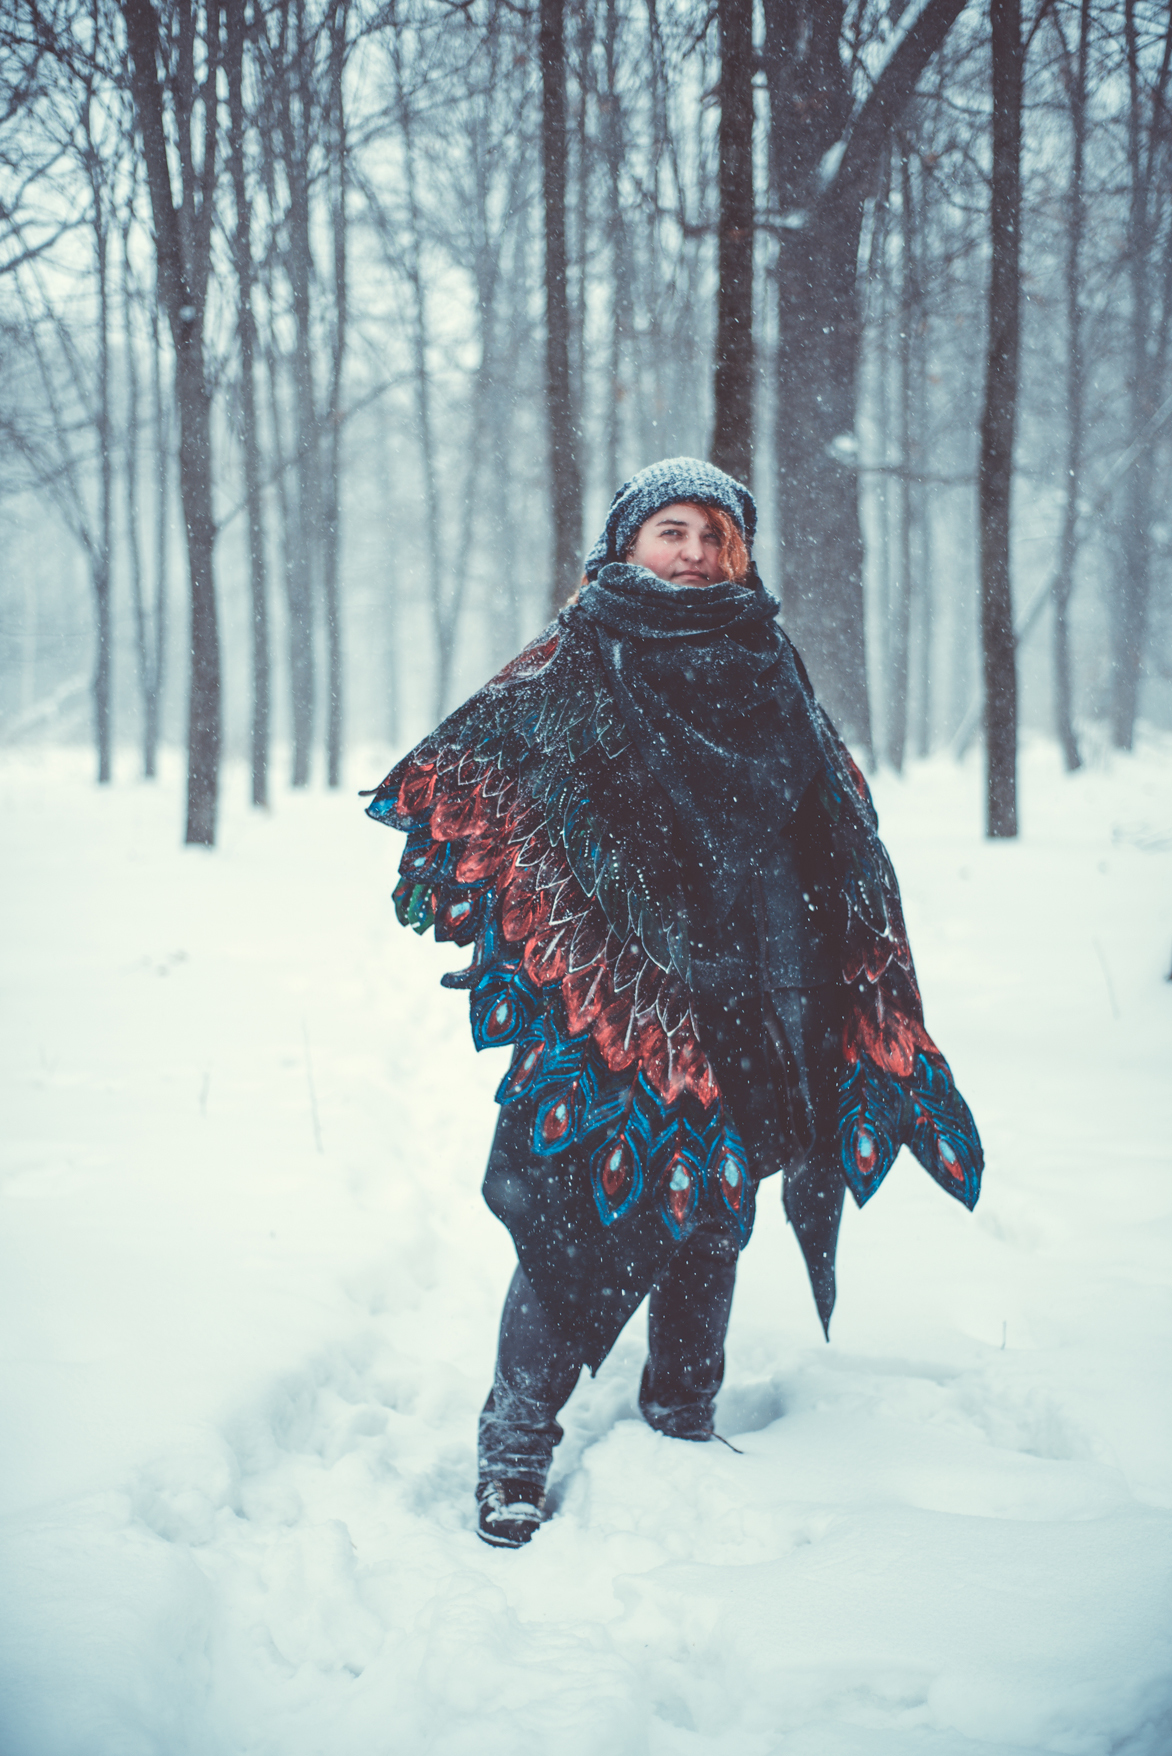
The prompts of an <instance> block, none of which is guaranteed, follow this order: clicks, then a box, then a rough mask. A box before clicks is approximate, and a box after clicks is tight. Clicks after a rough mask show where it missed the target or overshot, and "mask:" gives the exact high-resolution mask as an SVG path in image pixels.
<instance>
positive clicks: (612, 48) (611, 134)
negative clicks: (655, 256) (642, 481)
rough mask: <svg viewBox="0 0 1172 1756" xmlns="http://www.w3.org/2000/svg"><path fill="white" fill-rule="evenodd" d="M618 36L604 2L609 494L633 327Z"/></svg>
mask: <svg viewBox="0 0 1172 1756" xmlns="http://www.w3.org/2000/svg"><path fill="white" fill-rule="evenodd" d="M619 31H620V18H619V9H618V4H617V0H606V24H605V28H604V31H603V39H602V44H603V62H604V66H605V69H606V89H605V91H604V93H603V96H602V99H601V105H602V114H603V127H602V146H603V155H604V157H605V159H606V186H607V209H606V224H607V236H608V240H609V243H610V360H609V369H608V372H607V380H608V382H607V397H606V428H605V430H606V439H605V451H604V454H605V457H606V470H605V476H606V490H607V493H613V492H614V491H615V489H616V488H617V487H618V485H619V483H620V481H621V480H622V461H621V460H622V427H623V422H622V403H623V397H624V386H623V381H622V380H623V345H624V343H625V341H626V340H627V338H628V337H629V336H630V334H631V331H632V329H633V327H634V324H633V305H634V301H633V298H632V294H631V262H630V241H629V237H628V232H627V220H626V209H625V205H624V202H623V186H622V177H623V157H624V130H623V113H622V106H621V103H620V99H619V89H618V73H619Z"/></svg>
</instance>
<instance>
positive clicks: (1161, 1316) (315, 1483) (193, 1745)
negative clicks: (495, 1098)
mask: <svg viewBox="0 0 1172 1756" xmlns="http://www.w3.org/2000/svg"><path fill="white" fill-rule="evenodd" d="M126 764H127V766H128V764H129V758H127V759H126ZM87 766H88V765H87V760H86V758H85V757H84V756H82V755H80V754H76V753H48V752H46V753H44V754H43V755H37V754H36V753H32V754H28V755H22V756H20V757H19V758H17V757H13V756H11V755H10V756H8V757H7V758H6V759H5V762H4V766H3V767H2V768H0V838H2V844H0V860H2V863H3V864H2V869H3V872H4V892H5V931H4V937H3V947H2V953H0V1045H2V1063H0V1065H2V1068H3V1072H2V1075H0V1078H2V1080H3V1114H4V1117H5V1127H4V1132H3V1139H2V1142H0V1215H2V1223H0V1306H2V1317H3V1322H2V1327H0V1337H2V1341H0V1397H2V1407H3V1431H4V1441H3V1447H2V1450H0V1579H2V1580H3V1582H4V1590H3V1598H2V1608H0V1752H2V1756H243V1753H245V1752H247V1753H249V1756H254V1753H255V1756H317V1753H319V1752H321V1753H323V1756H324V1753H326V1752H328V1753H329V1756H415V1753H416V1752H427V1753H428V1756H546V1753H547V1752H551V1751H555V1750H556V1751H557V1752H558V1756H643V1753H647V1756H717V1753H720V1756H774V1753H777V1756H905V1753H906V1756H975V1753H977V1752H980V1753H982V1756H990V1753H993V1752H997V1753H1001V1752H1027V1751H1028V1752H1041V1751H1053V1752H1066V1753H1069V1756H1107V1753H1108V1752H1113V1753H1116V1756H1125V1753H1126V1756H1164V1753H1166V1752H1168V1751H1169V1750H1170V1749H1172V1583H1170V1582H1172V1395H1170V1393H1169V1382H1168V1362H1169V1359H1170V1358H1172V1298H1170V1290H1172V1250H1170V1244H1172V1223H1170V1215H1172V1184H1170V1177H1169V1172H1170V1170H1172V1147H1170V1135H1169V1125H1168V1109H1167V1100H1168V1096H1169V1091H1170V1086H1172V985H1169V984H1168V983H1167V982H1166V981H1164V980H1163V979H1162V978H1163V977H1164V975H1165V974H1166V973H1167V966H1168V959H1169V955H1170V953H1172V747H1170V746H1169V745H1168V743H1167V742H1165V743H1163V744H1161V745H1159V746H1149V747H1148V748H1147V749H1146V751H1145V752H1144V753H1143V754H1142V755H1141V756H1138V757H1135V758H1132V759H1129V760H1121V759H1115V760H1114V761H1113V762H1112V763H1111V764H1109V765H1107V764H1105V763H1104V764H1100V765H1099V766H1097V767H1093V768H1092V769H1091V771H1090V772H1087V773H1084V774H1083V775H1081V776H1079V777H1077V778H1075V779H1073V780H1065V779H1062V778H1061V777H1060V776H1059V773H1058V767H1057V760H1056V757H1055V756H1054V755H1053V753H1052V752H1051V751H1049V750H1048V749H1046V748H1038V749H1036V750H1032V751H1030V752H1029V753H1028V757H1027V760H1026V762H1025V764H1024V770H1025V785H1024V820H1025V824H1026V828H1027V833H1026V835H1025V837H1024V839H1023V841H1022V842H1021V843H1020V844H1019V845H1014V846H996V847H992V846H987V845H985V844H984V843H982V841H981V840H980V837H979V833H978V824H979V805H978V787H979V779H978V775H977V771H976V769H975V768H972V767H970V768H967V769H966V770H965V771H964V773H963V774H958V772H957V770H956V769H955V768H954V767H953V766H952V765H951V764H950V763H949V762H947V761H944V760H942V761H939V762H933V763H931V764H927V765H924V766H922V767H920V768H918V769H917V770H916V771H915V772H914V773H913V774H912V775H911V776H910V777H909V778H908V779H907V780H906V781H904V782H902V783H901V782H897V781H894V780H891V779H886V780H884V781H883V782H882V783H881V784H880V786H879V788H878V803H879V807H880V814H881V819H882V825H883V830H884V833H885V836H886V838H887V840H888V843H889V845H890V847H891V849H892V852H893V855H894V857H895V862H896V866H897V869H898V870H899V872H900V876H901V879H902V882H903V887H904V894H905V902H906V905H907V912H908V917H909V924H910V927H911V931H912V939H913V943H914V945H915V948H916V953H917V960H918V964H919V970H920V975H921V980H922V985H923V988H924V991H925V996H926V1003H927V1013H928V1023H929V1027H930V1028H931V1029H932V1030H933V1031H934V1032H935V1034H936V1035H937V1036H938V1037H939V1039H940V1041H941V1042H942V1044H943V1045H944V1046H945V1048H946V1050H947V1052H948V1053H949V1055H950V1057H951V1059H952V1062H953V1065H954V1068H955V1070H956V1072H957V1076H958V1078H959V1080H960V1082H961V1085H962V1087H963V1089H964V1091H965V1093H966V1095H967V1096H968V1098H969V1100H970V1102H971V1104H972V1107H973V1109H974V1111H975V1113H976V1115H977V1118H978V1121H979V1123H980V1125H981V1128H982V1132H983V1134H984V1137H985V1143H986V1148H987V1151H988V1155H989V1170H988V1173H987V1183H986V1193H985V1195H984V1197H983V1198H982V1202H981V1205H980V1206H979V1208H978V1210H977V1214H976V1216H975V1217H971V1218H970V1217H969V1216H967V1215H966V1214H965V1213H964V1212H963V1211H962V1210H961V1209H960V1208H959V1207H958V1206H956V1205H955V1204H953V1203H950V1202H948V1201H947V1200H946V1199H945V1198H944V1197H943V1196H942V1195H940V1194H939V1193H938V1192H937V1191H936V1189H935V1188H934V1187H933V1186H932V1185H931V1184H930V1183H929V1180H928V1179H927V1177H925V1176H924V1175H923V1173H922V1172H921V1171H920V1170H919V1169H918V1168H917V1167H916V1166H915V1165H914V1164H913V1163H912V1162H911V1161H909V1160H907V1159H906V1158H905V1159H904V1160H903V1161H902V1162H901V1163H900V1165H899V1166H898V1167H897V1168H896V1170H895V1171H894V1172H893V1173H892V1176H891V1178H890V1180H889V1184H888V1186H887V1187H886V1188H884V1190H883V1191H882V1192H881V1193H880V1194H879V1196H878V1197H877V1198H876V1200H875V1201H874V1203H872V1205H871V1206H870V1207H869V1208H868V1209H867V1210H866V1211H865V1212H864V1213H862V1214H859V1213H856V1212H854V1211H853V1210H848V1213H847V1216H846V1220H845V1224H844V1235H843V1241H842V1248H841V1252H840V1273H839V1285H840V1299H839V1306H838V1310H837V1313H836V1315H835V1320H834V1327H833V1343H832V1345H831V1346H830V1347H829V1348H828V1347H826V1346H825V1344H824V1343H823V1342H822V1340H821V1335H820V1331H819V1328H818V1324H817V1320H816V1318H815V1315H814V1310H813V1305H812V1302H811V1300H810V1296H809V1293H808V1290H807V1287H806V1285H805V1284H804V1274H803V1271H802V1268H801V1263H800V1258H799V1256H798V1252H797V1249H796V1246H795V1244H794V1241H793V1239H792V1237H791V1236H789V1235H788V1234H787V1232H786V1228H785V1226H784V1224H783V1222H782V1216H781V1213H780V1204H779V1202H778V1200H777V1195H776V1191H777V1184H776V1183H774V1184H772V1185H770V1186H767V1188H766V1190H765V1192H764V1194H763V1199H762V1203H761V1214H760V1219H759V1222H758V1232H757V1236H756V1237H755V1239H754V1242H753V1245H752V1247H751V1249H750V1251H749V1253H748V1255H747V1257H746V1259H745V1263H744V1267H743V1270H742V1275H741V1280H740V1283H739V1286H738V1292H737V1303H736V1307H735V1309H734V1313H733V1327H732V1334H731V1338H730V1355H729V1372H728V1379H727V1384H726V1389H725V1392H724V1395H723V1397H722V1400H721V1408H720V1425H721V1429H722V1431H724V1432H725V1433H727V1434H729V1435H730V1436H731V1437H733V1438H735V1439H736V1443H737V1444H738V1445H739V1446H740V1447H741V1448H742V1450H743V1452H744V1455H743V1456H740V1457H738V1456H734V1455H733V1454H732V1453H731V1452H730V1451H728V1450H726V1449H724V1448H723V1447H720V1446H709V1447H692V1446H688V1445H682V1444H678V1443H673V1442H672V1441H670V1440H666V1439H663V1438H660V1437H658V1436H657V1435H655V1434H653V1433H651V1432H650V1431H649V1430H648V1429H647V1428H646V1427H644V1426H643V1425H642V1423H640V1422H639V1421H638V1420H637V1419H636V1418H635V1411H634V1404H633V1392H634V1388H635V1385H636V1382H637V1373H638V1367H639V1364H640V1360H641V1347H642V1344H641V1341H640V1338H639V1334H638V1331H639V1328H640V1320H638V1319H637V1320H636V1321H635V1323H633V1324H632V1325H631V1328H630V1331H629V1332H628V1334H627V1335H626V1336H624V1338H623V1340H622V1342H621V1343H620V1345H619V1347H618V1349H617V1350H616V1352H615V1354H614V1355H613V1356H612V1358H611V1359H610V1360H609V1361H608V1362H607V1365H606V1366H605V1368H604V1369H603V1371H602V1373H601V1374H600V1376H599V1378H598V1379H597V1380H596V1381H594V1382H591V1381H590V1380H588V1379H587V1380H586V1381H584V1382H583V1384H582V1385H581V1386H580V1388H579V1391H578V1392H577V1394H576V1396H575V1399H574V1402H573V1403H572V1405H571V1408H570V1411H569V1413H568V1416H567V1439H566V1442H565V1444H564V1445H563V1447H562V1452H561V1456H560V1458H559V1462H558V1466H557V1471H556V1476H555V1483H556V1497H557V1500H558V1502H559V1504H558V1515H557V1516H556V1517H555V1519H554V1520H553V1521H552V1523H551V1524H550V1525H549V1526H548V1528H547V1529H545V1530H544V1531H543V1532H541V1534H540V1536H539V1537H538V1539H537V1541H536V1542H535V1543H534V1545H533V1547H532V1548H531V1549H530V1550H527V1551H524V1552H522V1553H520V1554H498V1553H494V1552H491V1551H489V1550H487V1549H485V1548H484V1547H483V1546H482V1545H481V1544H479V1543H478V1542H477V1541H476V1539H475V1537H474V1535H473V1534H472V1520H471V1488H472V1481H473V1470H474V1450H473V1438H474V1424H475V1415H476V1411H477V1409H478V1407H479V1404H480V1402H481V1400H482V1399H483V1395H484V1392H485V1388H486V1384H487V1380H488V1376H489V1372H490V1367H491V1360H492V1354H493V1348H494V1341H495V1336H494V1326H495V1322H496V1317H497V1313H498V1310H499V1303H500V1298H501V1295H502V1293H503V1290H504V1287H505V1284H506V1282H507V1279H508V1275H509V1272H510V1266H511V1260H512V1258H511V1249H510V1246H509V1243H508V1240H507V1238H506V1236H505V1234H504V1233H503V1231H502V1230H501V1228H500V1227H499V1226H498V1225H497V1223H496V1222H495V1221H494V1220H493V1219H492V1217H491V1216H490V1215H489V1214H488V1212H487V1210H486V1209H485V1208H484V1207H483V1205H482V1204H481V1202H480V1200H479V1196H478V1193H477V1191H478V1183H479V1176H480V1170H481V1166H482V1163H483V1158H484V1152H485V1148H486V1145H487V1141H488V1138H489V1134H490V1131H491V1127H492V1121H493V1116H494V1113H495V1112H494V1109H493V1106H492V1103H491V1092H492V1089H493V1087H494V1085H495V1083H496V1080H497V1078H498V1077H499V1073H500V1067H499V1066H498V1065H497V1064H490V1062H491V1058H490V1057H482V1058H480V1059H479V1060H478V1059H477V1058H476V1057H475V1056H474V1055H473V1053H472V1049H471V1045H470V1042H469V1040H468V1035H467V1024H466V1014H465V1009H464V1005H463V1002H462V1000H461V998H460V997H459V996H455V995H450V994H446V993H444V992H443V991H441V990H440V989H439V987H438V977H439V974H440V971H441V968H442V967H443V963H444V953H442V952H439V951H437V950H436V948H435V947H434V946H433V945H432V944H431V943H430V941H428V942H425V943H424V942H419V941H417V940H415V939H414V938H413V937H412V936H410V935H407V934H404V933H402V932H401V931H400V930H399V929H398V928H397V927H396V926H395V924H394V922H393V919H392V917H391V913H390V908H389V904H388V901H387V898H388V893H389V889H390V886H391V882H392V874H393V867H394V864H395V861H396V859H397V852H398V848H399V846H400V843H399V840H398V838H397V837H394V836H392V835H390V834H388V833H387V832H385V831H383V830H380V829H378V828H376V827H375V826H374V825H372V824H369V823H367V822H366V820H365V819H364V818H363V817H362V815H361V812H360V809H359V808H358V806H357V804H356V802H355V801H354V799H353V795H352V792H350V793H347V795H346V796H344V797H339V798H326V797H322V796H320V795H313V796H309V797H290V796H282V797H281V798H280V800H279V803H278V808H277V811H276V813H275V815H274V816H273V817H272V818H271V819H270V820H266V819H256V818H253V817H251V816H249V815H247V814H246V813H245V812H244V810H243V809H242V808H239V807H235V806H232V805H230V806H229V808H228V810H227V813H226V823H225V828H224V836H223V846H222V847H221V849H220V850H219V851H218V852H217V853H216V854H214V855H212V856H208V855H206V854H200V853H198V852H190V851H189V852H183V851H182V850H180V849H179V848H177V846H176V838H177V825H178V818H179V806H178V803H177V800H178V792H179V788H178V783H177V777H176V776H175V775H174V773H171V774H170V776H169V778H168V780H167V782H166V783H165V784H164V785H162V786H160V788H159V789H158V790H157V791H152V790H151V789H148V788H146V787H144V786H141V785H139V784H136V783H135V782H133V781H132V780H130V779H129V778H127V779H125V780H124V781H121V782H120V783H119V785H118V786H117V787H116V788H115V789H114V790H113V792H112V793H111V794H110V795H109V796H106V797H99V796H98V794H97V792H96V790H95V789H94V788H92V787H91V786H90V785H89V784H88V780H87V772H86V771H87ZM379 767H380V764H379V762H378V760H377V759H376V760H375V761H374V762H373V763H371V764H369V765H366V766H362V767H356V768H354V770H353V782H354V786H355V787H356V786H358V785H369V784H371V783H372V781H373V780H375V779H377V778H378V772H379ZM229 791H230V792H231V793H232V795H233V796H234V797H239V796H240V795H241V794H242V793H243V784H242V782H241V780H240V777H239V776H238V775H233V776H232V777H231V779H230V786H229ZM447 961H448V962H449V963H455V962H458V961H462V958H460V957H459V956H456V955H452V956H451V957H449V958H448V960H447Z"/></svg>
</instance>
